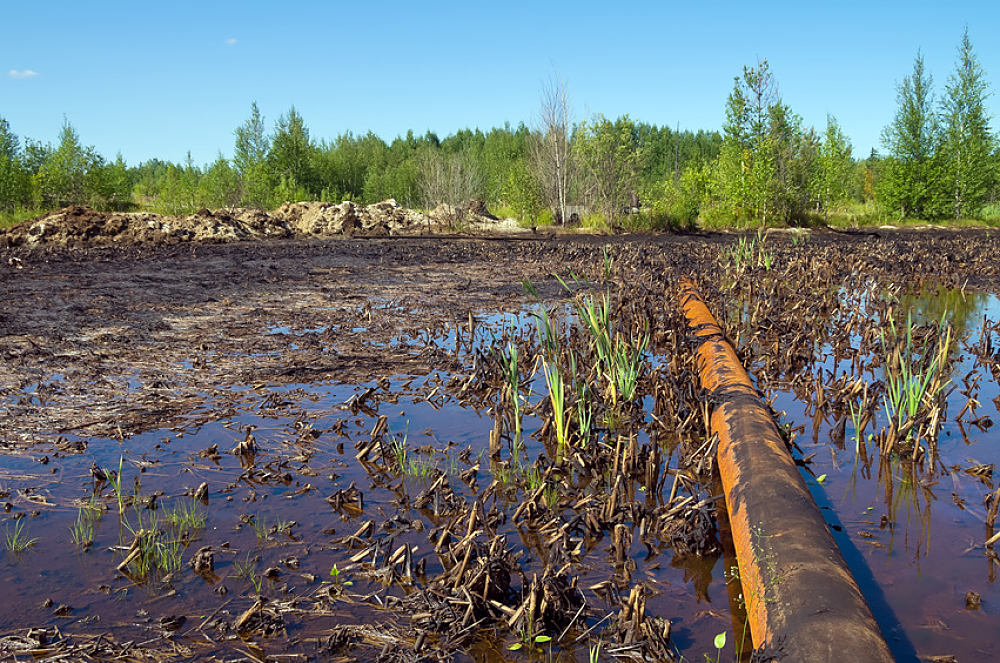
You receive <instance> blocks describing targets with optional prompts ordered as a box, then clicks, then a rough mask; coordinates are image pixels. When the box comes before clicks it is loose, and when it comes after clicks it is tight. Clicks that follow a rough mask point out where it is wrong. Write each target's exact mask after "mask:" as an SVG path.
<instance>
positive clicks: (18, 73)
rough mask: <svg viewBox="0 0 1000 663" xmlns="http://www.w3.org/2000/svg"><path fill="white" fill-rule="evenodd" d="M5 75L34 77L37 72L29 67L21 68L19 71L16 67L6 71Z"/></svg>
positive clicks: (21, 77)
mask: <svg viewBox="0 0 1000 663" xmlns="http://www.w3.org/2000/svg"><path fill="white" fill-rule="evenodd" d="M7 75H8V76H10V77H11V78H20V79H24V78H34V77H35V76H37V75H38V72H37V71H33V70H31V69H23V70H21V71H18V70H17V69H11V70H10V71H8V72H7Z"/></svg>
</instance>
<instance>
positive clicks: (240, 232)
mask: <svg viewBox="0 0 1000 663" xmlns="http://www.w3.org/2000/svg"><path fill="white" fill-rule="evenodd" d="M459 209H460V210H461V212H460V213H459V214H455V213H454V211H453V210H451V209H448V210H444V211H442V210H441V209H438V210H435V211H434V212H431V214H429V215H425V214H421V213H420V212H415V211H413V210H410V209H406V208H405V207H402V206H401V205H400V204H399V203H397V202H396V201H395V200H392V199H390V200H384V201H382V202H380V203H375V204H374V205H368V206H367V207H361V206H359V205H356V204H355V203H353V202H350V201H345V202H342V203H340V204H333V203H323V202H301V203H285V204H284V205H282V206H281V207H279V208H278V209H276V210H272V211H270V212H267V211H264V210H260V209H234V210H226V209H220V210H214V211H212V210H208V209H200V210H198V211H196V212H195V213H194V214H185V215H178V216H167V215H163V214H151V213H146V212H111V213H106V212H98V211H96V210H94V209H92V208H90V207H86V206H80V205H74V206H71V207H66V208H64V209H61V210H57V211H55V212H51V213H48V214H44V215H42V216H39V217H36V218H34V219H31V220H29V221H24V222H22V223H20V224H18V225H16V226H13V227H11V228H8V229H6V230H0V248H8V247H14V246H28V247H33V246H40V245H61V246H77V245H100V244H105V245H106V244H172V243H179V242H201V243H209V242H236V241H247V240H255V239H282V238H289V237H336V236H353V235H360V236H366V237H382V236H388V235H404V234H416V233H421V232H428V231H434V230H442V229H444V230H454V229H456V228H465V229H469V230H475V231H480V232H482V231H496V230H503V231H512V230H517V225H516V223H514V222H513V221H512V220H499V219H497V217H495V216H493V215H492V214H490V213H489V211H488V210H487V209H486V206H485V204H483V203H482V202H481V201H470V202H469V203H466V204H465V205H463V206H461V207H460V208H459Z"/></svg>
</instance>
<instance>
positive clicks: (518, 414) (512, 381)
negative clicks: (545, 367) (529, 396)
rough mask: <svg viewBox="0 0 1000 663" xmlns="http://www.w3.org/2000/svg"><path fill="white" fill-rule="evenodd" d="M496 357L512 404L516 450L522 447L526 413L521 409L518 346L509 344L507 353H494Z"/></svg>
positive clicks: (505, 390)
mask: <svg viewBox="0 0 1000 663" xmlns="http://www.w3.org/2000/svg"><path fill="white" fill-rule="evenodd" d="M493 355H494V357H496V359H497V362H498V363H499V364H500V370H501V372H502V373H503V378H504V394H505V395H506V397H507V402H508V403H509V404H510V407H511V410H512V413H511V424H512V425H513V427H514V441H513V447H514V449H518V448H520V446H521V430H522V422H523V418H524V412H523V411H522V409H521V374H520V369H519V367H518V359H517V346H516V345H514V344H513V343H508V344H507V351H506V352H505V353H499V352H496V351H494V353H493Z"/></svg>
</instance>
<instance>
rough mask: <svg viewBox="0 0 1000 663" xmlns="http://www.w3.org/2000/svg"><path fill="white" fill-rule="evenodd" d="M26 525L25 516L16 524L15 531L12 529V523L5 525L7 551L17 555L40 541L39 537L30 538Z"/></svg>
mask: <svg viewBox="0 0 1000 663" xmlns="http://www.w3.org/2000/svg"><path fill="white" fill-rule="evenodd" d="M24 525H25V522H24V518H19V519H18V521H17V523H15V524H14V530H13V531H11V529H10V523H8V524H7V525H5V526H4V545H5V547H6V548H7V552H9V553H13V554H15V555H17V554H20V553H23V552H24V551H25V550H27V549H28V548H31V547H33V546H34V545H35V544H37V543H38V539H37V538H32V539H29V538H28V537H27V536H26V535H25V533H24Z"/></svg>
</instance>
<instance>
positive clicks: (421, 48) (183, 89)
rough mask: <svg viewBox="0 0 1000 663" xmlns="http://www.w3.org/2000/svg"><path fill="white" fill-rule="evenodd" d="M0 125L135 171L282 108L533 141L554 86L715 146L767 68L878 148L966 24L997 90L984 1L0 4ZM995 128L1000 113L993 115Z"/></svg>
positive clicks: (205, 157)
mask: <svg viewBox="0 0 1000 663" xmlns="http://www.w3.org/2000/svg"><path fill="white" fill-rule="evenodd" d="M0 7H2V10H0V16H2V22H3V29H2V30H0V117H3V118H5V119H6V120H7V121H8V122H9V123H10V124H11V128H12V129H13V131H14V132H15V133H17V134H18V135H20V136H22V137H25V136H26V137H30V138H33V139H36V140H42V141H44V142H55V141H56V140H57V138H58V133H59V129H60V127H61V125H62V122H63V117H64V116H65V117H66V118H67V119H68V120H69V122H70V123H71V124H72V125H73V126H74V127H75V128H76V130H77V131H78V132H79V134H80V137H81V140H82V141H83V142H84V144H87V145H93V146H95V147H96V148H97V150H98V151H99V152H100V153H101V154H103V155H104V156H106V157H109V158H113V157H114V155H115V154H116V153H117V152H121V153H122V155H123V156H124V157H125V159H126V161H127V162H128V163H130V164H133V165H134V164H136V163H138V162H140V161H144V160H146V159H149V158H152V157H157V158H160V159H164V160H170V161H182V160H183V159H184V158H185V155H186V153H187V152H188V150H190V151H191V154H192V156H193V158H194V160H195V162H196V163H199V164H204V163H207V162H210V161H212V160H214V158H215V157H216V155H217V154H218V153H219V152H221V153H222V154H223V155H225V156H227V157H228V156H231V154H232V146H233V130H234V129H235V128H236V127H237V126H239V125H240V124H241V123H242V122H243V121H244V120H245V119H246V118H247V116H248V115H249V111H250V104H251V103H252V102H254V101H256V102H257V104H258V106H259V107H260V109H261V112H262V113H263V114H264V116H265V120H266V121H267V123H268V125H269V126H273V123H274V121H275V120H276V119H277V118H278V116H279V115H281V114H282V113H284V112H286V111H287V110H288V109H289V107H290V106H292V105H294V106H295V107H296V109H297V110H298V111H299V112H300V113H301V115H302V116H303V118H304V119H305V122H306V125H307V126H308V128H309V130H310V133H311V135H312V137H313V138H314V139H323V138H333V137H335V136H336V135H339V134H341V133H343V132H345V131H348V130H349V131H353V132H355V133H364V132H367V131H369V130H370V131H374V132H375V133H376V134H378V135H380V136H382V137H383V138H384V139H386V140H392V138H393V137H395V136H397V135H399V134H404V133H405V132H406V131H407V130H408V129H413V130H414V131H415V132H416V133H423V132H424V131H426V130H428V129H430V130H433V131H435V132H437V133H438V135H440V136H442V137H443V136H445V135H448V134H450V133H454V132H455V131H457V130H459V129H462V128H465V127H469V128H476V127H478V128H480V129H483V130H487V129H489V128H492V127H496V126H502V125H503V124H504V122H510V123H511V124H513V125H517V124H518V123H520V122H522V121H523V122H525V123H527V124H529V125H531V124H532V123H533V122H534V121H535V118H536V116H537V112H538V107H539V97H540V92H541V89H542V87H543V85H544V83H545V81H546V80H547V79H549V78H550V77H551V76H552V75H553V72H555V71H558V73H559V75H560V76H561V77H562V78H563V79H564V81H565V82H566V84H567V85H568V87H569V90H570V93H571V95H572V102H573V111H574V117H575V118H576V119H577V120H581V119H585V118H586V117H589V116H590V115H591V114H592V113H603V114H604V115H606V116H608V117H612V118H614V117H618V116H619V115H623V114H626V113H627V114H629V115H630V116H631V117H632V118H634V119H636V120H641V121H644V122H649V123H652V124H657V125H661V126H663V125H666V126H671V127H675V126H677V125H678V124H679V125H680V126H681V128H682V129H692V130H697V129H709V130H712V129H720V128H721V126H722V122H723V119H724V115H725V101H726V96H727V95H728V94H729V92H730V91H731V90H732V86H733V77H734V76H737V75H739V74H740V73H741V72H742V68H743V66H744V65H746V64H755V63H756V62H757V60H758V58H761V59H767V60H768V61H769V62H770V65H771V70H772V72H773V73H774V75H775V76H776V78H777V81H778V84H779V91H780V93H781V96H782V98H783V99H784V101H785V102H786V103H788V104H789V105H790V106H791V108H792V110H793V111H795V112H796V113H798V114H799V115H800V116H801V117H802V118H803V120H804V121H805V123H806V125H812V126H816V127H817V128H823V127H824V126H825V123H826V114H827V113H828V112H829V113H833V114H834V115H835V116H836V117H837V119H838V120H839V121H840V124H841V126H842V128H843V129H844V130H845V131H846V133H847V134H848V136H850V138H851V140H852V142H853V144H854V147H855V154H856V155H859V156H865V155H867V153H868V152H869V151H870V150H871V148H872V147H879V136H880V133H881V131H882V129H883V127H884V126H885V125H886V124H888V123H889V122H890V121H891V120H892V117H893V114H894V112H895V108H896V86H897V84H898V83H899V82H901V81H902V79H903V78H904V77H905V76H907V75H909V74H910V73H911V71H912V67H913V59H914V57H915V56H916V54H917V51H918V49H919V50H920V51H921V52H922V53H923V55H924V59H925V63H926V66H927V68H928V70H929V71H930V72H931V73H932V75H933V76H934V83H935V90H936V92H937V93H938V94H939V95H940V94H943V92H944V86H945V83H946V82H947V79H948V76H949V75H950V74H951V72H952V71H953V70H954V67H955V61H956V57H957V55H956V54H957V50H956V49H957V46H958V43H959V41H960V39H961V36H962V32H963V30H964V29H965V28H966V26H968V28H969V34H970V37H971V39H972V43H973V45H974V47H975V49H976V53H977V55H978V57H979V60H980V63H981V64H982V65H983V67H984V68H985V70H986V73H987V78H988V80H989V81H990V83H991V85H992V89H993V90H994V92H995V91H996V90H997V86H998V85H1000V40H996V39H995V38H994V37H995V35H996V34H998V33H1000V8H998V7H997V5H996V4H995V0H993V1H989V2H987V1H974V2H951V3H940V2H925V1H923V0H911V1H910V2H896V1H892V2H882V1H880V0H868V1H867V2H856V1H854V0H848V1H846V2H837V3H832V2H830V3H826V2H824V3H816V2H794V3H793V2H720V1H713V0H701V1H700V2H699V1H697V0H696V1H694V2H692V1H691V0H687V1H685V2H674V1H673V0H670V1H664V0H660V1H659V2H653V1H648V2H629V1H619V2H616V3H612V2H601V3H594V2H587V1H584V0H578V1H577V2H545V1H544V0H536V1H535V2H522V1H520V0H518V1H514V2H507V3H503V4H498V3H495V4H490V3H475V2H461V3H458V2H434V1H431V0H428V1H425V2H422V3H419V2H413V1H412V0H411V1H409V2H378V1H377V0H371V1H370V2H368V3H367V4H365V3H361V2H357V1H355V2H350V3H346V2H294V1H289V2H286V3H280V4H279V3H276V2H266V3H265V2H255V1H253V0H244V1H243V2H228V1H226V2H215V1H212V0H203V1H202V2H188V1H186V0H181V1H174V2H169V3H159V2H158V3H148V2H140V3H136V2H102V1H100V0H92V1H91V2H48V1H46V0H34V1H33V2H15V1H13V0H6V1H5V2H3V3H2V5H0ZM989 103H990V110H991V112H992V113H993V115H994V127H997V126H1000V120H997V119H996V116H997V115H998V111H1000V103H998V101H997V98H996V97H993V98H991V99H990V102H989Z"/></svg>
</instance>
